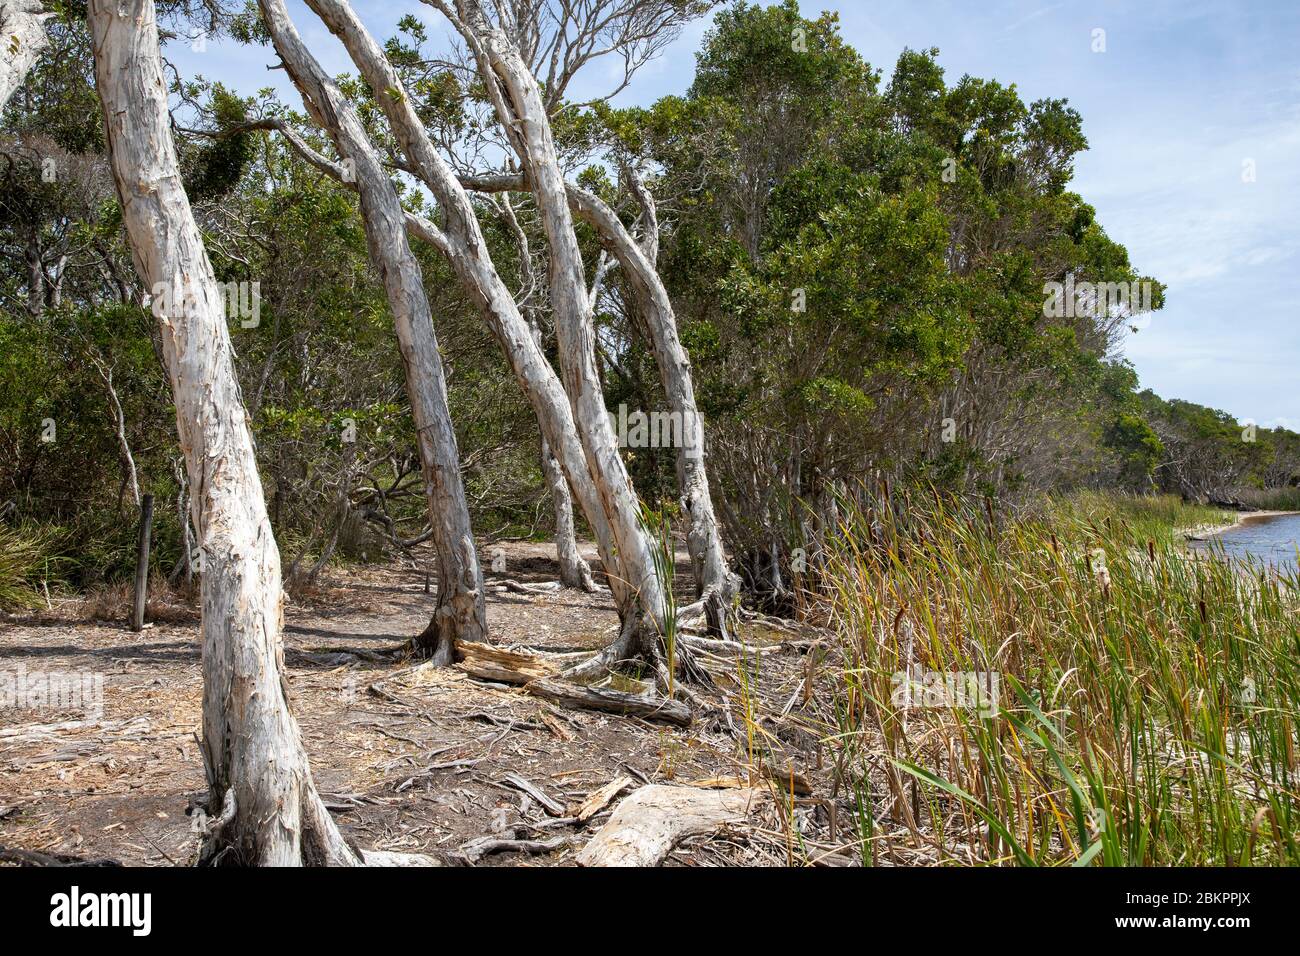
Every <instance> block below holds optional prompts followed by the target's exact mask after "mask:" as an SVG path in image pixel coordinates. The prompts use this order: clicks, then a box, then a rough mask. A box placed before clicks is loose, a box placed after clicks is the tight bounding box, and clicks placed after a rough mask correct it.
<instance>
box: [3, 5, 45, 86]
mask: <svg viewBox="0 0 1300 956" xmlns="http://www.w3.org/2000/svg"><path fill="white" fill-rule="evenodd" d="M51 16H53V14H51V13H45V12H44V11H43V10H42V9H41V5H40V4H39V3H37V2H35V0H0V110H3V109H4V108H5V105H6V104H7V103H8V102H9V97H11V96H13V95H14V91H15V90H17V89H18V87H20V86H21V85H22V83H23V80H25V79H26V78H27V74H28V73H30V72H31V69H32V67H33V66H34V65H35V63H36V58H37V57H39V56H40V55H41V51H42V50H43V49H45V47H46V45H47V44H48V43H49V38H48V37H47V36H46V34H45V21H46V20H48V19H49V18H50V17H51Z"/></svg>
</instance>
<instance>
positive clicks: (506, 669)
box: [456, 641, 560, 685]
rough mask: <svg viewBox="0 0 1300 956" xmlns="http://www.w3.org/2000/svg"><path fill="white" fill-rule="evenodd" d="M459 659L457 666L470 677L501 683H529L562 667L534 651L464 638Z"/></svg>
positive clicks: (458, 645) (460, 645) (459, 646)
mask: <svg viewBox="0 0 1300 956" xmlns="http://www.w3.org/2000/svg"><path fill="white" fill-rule="evenodd" d="M456 651H457V653H458V654H459V655H460V660H459V661H458V662H457V664H456V667H457V668H458V669H459V670H462V671H464V672H465V673H466V674H468V675H469V676H470V677H476V678H478V679H479V680H490V681H496V682H498V683H501V684H515V685H523V684H527V683H528V682H529V681H530V680H535V679H537V678H539V677H553V676H555V675H556V674H558V673H559V672H560V668H559V667H558V666H557V665H555V664H552V663H551V662H550V661H548V660H546V658H544V657H538V656H536V655H534V654H520V653H518V652H517V651H507V650H504V649H502V648H500V647H492V646H491V645H489V644H478V643H475V642H474V641H461V642H459V643H458V644H457V645H456Z"/></svg>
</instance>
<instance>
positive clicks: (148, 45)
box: [89, 0, 360, 866]
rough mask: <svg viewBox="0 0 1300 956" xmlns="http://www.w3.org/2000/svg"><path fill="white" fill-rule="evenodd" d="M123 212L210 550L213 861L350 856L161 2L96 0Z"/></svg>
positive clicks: (206, 703) (209, 856)
mask: <svg viewBox="0 0 1300 956" xmlns="http://www.w3.org/2000/svg"><path fill="white" fill-rule="evenodd" d="M89 20H90V26H91V31H92V35H93V38H94V50H95V77H96V83H97V86H98V89H99V94H100V99H101V101H102V103H103V109H104V121H105V126H106V130H107V138H108V148H109V158H110V165H111V167H112V171H113V177H114V180H115V182H116V184H117V189H118V195H119V197H120V199H121V203H122V216H123V221H124V223H125V226H126V231H127V237H128V240H129V242H130V245H131V250H132V253H133V256H134V258H135V265H136V269H137V270H138V272H139V274H140V277H141V279H142V280H143V281H144V283H145V285H146V286H147V287H149V288H151V289H153V290H154V292H155V298H154V301H153V308H154V313H155V315H157V317H158V321H159V326H160V329H161V334H162V346H163V354H164V358H165V361H166V365H167V373H168V377H169V378H170V381H171V388H172V397H173V400H174V402H175V405H176V428H177V432H178V433H179V435H180V440H181V447H182V449H183V450H184V452H185V461H186V466H187V470H188V473H189V481H190V487H191V488H192V489H193V491H194V493H193V498H192V502H193V504H192V509H193V518H194V525H195V527H196V528H197V529H198V535H199V546H200V548H201V551H202V554H203V575H202V613H203V623H202V642H203V757H204V764H205V768H206V770H207V777H208V787H209V791H208V792H209V806H208V814H209V821H208V822H206V823H205V824H204V832H203V839H202V845H201V851H200V858H201V860H202V861H203V862H207V863H211V864H218V863H239V864H260V865H279V866H293V865H301V864H335V865H353V864H357V863H359V862H360V859H359V856H358V854H357V853H356V852H355V851H354V850H353V849H352V848H351V847H349V846H348V844H347V843H346V841H345V840H344V839H343V836H342V834H341V833H340V832H339V830H338V828H337V827H336V826H335V824H334V822H333V820H331V818H330V816H329V813H328V812H327V811H326V810H325V806H324V804H323V803H322V802H321V799H320V797H319V795H318V794H317V792H316V788H315V786H314V785H313V783H312V779H311V772H310V769H309V767H308V762H307V754H306V752H305V750H304V749H303V746H302V738H301V735H300V733H299V730H298V724H297V721H296V720H295V719H294V717H293V714H292V712H291V710H290V706H289V700H288V693H287V688H286V686H285V684H284V680H283V677H282V676H281V673H282V670H283V666H284V660H283V650H282V647H281V643H280V634H281V625H282V621H283V595H282V593H281V588H280V554H279V551H278V550H277V549H276V545H275V539H274V537H273V535H272V532H271V524H270V521H269V520H268V517H267V513H266V505H265V501H264V499H263V496H262V483H261V479H260V477H259V476H258V472H257V461H256V457H255V455H254V452H253V443H252V436H251V434H250V432H249V428H248V422H247V418H246V413H245V411H244V404H243V399H242V397H241V395H240V392H239V383H238V380H237V378H236V377H235V368H234V362H233V355H232V350H231V344H230V334H229V331H228V329H227V327H226V316H225V310H224V304H223V298H222V295H221V292H220V290H219V288H218V287H217V284H216V281H215V279H214V277H213V273H212V265H211V263H210V262H209V261H208V256H207V252H206V250H205V249H204V246H203V241H202V238H201V236H200V234H199V230H198V227H197V226H196V224H195V222H194V217H193V214H192V213H191V211H190V205H189V200H188V198H187V197H186V195H185V191H184V188H183V187H182V185H181V175H180V169H179V166H178V163H177V158H176V150H175V146H174V144H173V143H172V138H171V129H170V117H169V114H168V108H167V84H166V82H165V81H164V78H163V72H162V64H161V59H160V56H159V51H158V30H157V24H156V21H155V13H154V5H153V3H152V0H90V3H89Z"/></svg>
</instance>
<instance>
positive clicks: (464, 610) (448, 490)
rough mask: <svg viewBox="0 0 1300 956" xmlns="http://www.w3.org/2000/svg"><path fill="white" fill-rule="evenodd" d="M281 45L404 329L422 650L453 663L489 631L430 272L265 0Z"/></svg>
mask: <svg viewBox="0 0 1300 956" xmlns="http://www.w3.org/2000/svg"><path fill="white" fill-rule="evenodd" d="M262 15H263V18H264V19H265V20H266V22H267V23H268V25H269V27H270V30H271V34H272V37H273V39H274V42H275V47H276V52H278V53H279V54H280V57H281V59H282V60H283V61H284V64H285V68H286V69H287V70H288V72H289V76H290V78H291V79H292V80H293V81H294V84H295V85H296V86H297V87H298V89H299V90H300V91H301V92H302V95H303V101H304V102H305V104H306V106H307V109H308V111H309V112H310V113H311V114H312V118H313V119H315V120H316V122H317V123H318V124H320V126H321V127H322V128H323V129H324V130H325V131H326V132H327V133H328V134H329V136H330V138H331V139H332V140H333V141H334V145H335V148H336V149H337V150H338V152H339V155H340V156H343V157H345V158H346V159H347V160H348V163H349V167H348V168H349V171H350V173H351V178H352V180H353V182H354V187H355V189H356V192H357V194H358V196H359V198H360V203H361V219H362V222H363V223H364V225H365V230H366V240H367V244H368V245H369V248H370V259H371V262H373V263H374V265H375V267H376V269H377V270H378V271H379V275H380V277H381V278H382V280H383V283H384V289H385V291H386V292H387V294H388V303H389V307H390V308H391V309H392V312H393V322H394V325H395V326H396V329H397V340H398V344H399V346H400V349H401V354H402V363H403V365H404V366H405V371H406V392H407V396H408V398H409V400H410V403H411V413H412V416H413V417H414V419H415V428H416V436H417V439H418V443H419V450H420V463H421V466H422V472H423V478H424V490H425V498H426V501H427V503H428V507H429V523H430V527H431V528H432V531H433V542H434V547H435V549H436V551H437V564H438V606H437V608H436V610H435V611H434V614H433V619H432V621H430V623H429V626H428V628H427V629H426V630H425V631H424V633H423V634H421V635H420V636H419V637H417V638H416V642H415V643H416V647H417V649H418V650H419V651H420V652H421V653H422V654H424V655H425V656H430V657H431V658H432V660H433V662H434V663H435V664H440V665H449V664H452V663H454V662H455V656H456V651H455V645H456V642H457V641H474V642H476V643H484V642H486V641H487V639H488V630H487V622H486V617H485V613H484V600H483V572H482V569H481V568H480V566H479V561H478V553H477V551H476V549H475V547H474V536H473V532H472V531H471V528H470V517H469V504H468V502H467V501H466V498H465V486H464V482H463V481H462V480H461V474H460V454H459V450H458V448H457V445H456V431H455V428H454V427H453V426H452V422H451V413H450V411H449V410H448V408H447V385H446V379H445V376H444V373H443V367H442V358H441V356H440V355H439V354H438V339H437V336H436V334H435V333H434V329H433V315H432V311H431V309H430V307H429V300H428V297H427V296H426V294H425V291H424V275H423V273H422V272H421V270H420V264H419V262H418V261H417V260H416V258H415V255H414V253H412V252H411V247H410V245H409V244H408V242H407V239H406V228H405V214H404V212H403V209H402V204H401V201H400V200H399V199H398V196H397V190H396V189H395V188H394V186H393V182H392V180H391V179H390V178H389V176H388V173H387V172H386V171H385V170H384V167H383V165H382V163H381V161H380V158H379V154H378V152H377V151H376V150H375V148H374V147H373V146H372V145H371V142H370V139H369V137H368V136H367V134H366V131H365V128H364V127H363V126H362V124H361V120H360V118H359V117H358V116H357V113H356V110H355V109H354V108H353V107H352V105H351V104H350V103H349V102H348V101H347V99H346V98H345V97H344V96H343V94H342V92H341V91H340V90H339V88H338V86H337V85H336V84H335V83H334V81H333V80H331V79H330V78H329V76H328V75H327V74H326V73H325V71H324V70H323V69H322V68H321V66H320V64H319V63H318V62H317V61H316V59H315V57H314V56H313V55H312V53H311V51H310V50H308V49H307V47H306V46H305V45H304V44H303V42H302V39H301V37H299V35H298V31H297V29H296V28H295V27H294V25H293V23H292V22H291V21H290V20H289V17H288V13H287V11H286V10H285V9H284V6H283V4H281V3H278V2H276V3H265V4H263V8H262Z"/></svg>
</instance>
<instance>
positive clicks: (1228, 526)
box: [1178, 511, 1300, 541]
mask: <svg viewBox="0 0 1300 956" xmlns="http://www.w3.org/2000/svg"><path fill="white" fill-rule="evenodd" d="M1290 515H1300V511H1240V512H1238V513H1237V517H1236V518H1235V519H1234V520H1232V521H1228V522H1225V523H1223V524H1219V525H1200V526H1198V527H1195V528H1185V529H1181V530H1180V531H1179V532H1178V533H1179V534H1181V535H1182V536H1183V537H1184V538H1185V539H1186V540H1188V541H1205V540H1206V539H1207V538H1213V537H1216V536H1217V535H1221V534H1223V533H1224V532H1225V531H1231V530H1233V529H1234V528H1240V527H1241V526H1242V525H1244V524H1249V523H1250V522H1252V521H1258V520H1262V519H1265V518H1285V517H1288V516H1290Z"/></svg>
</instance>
